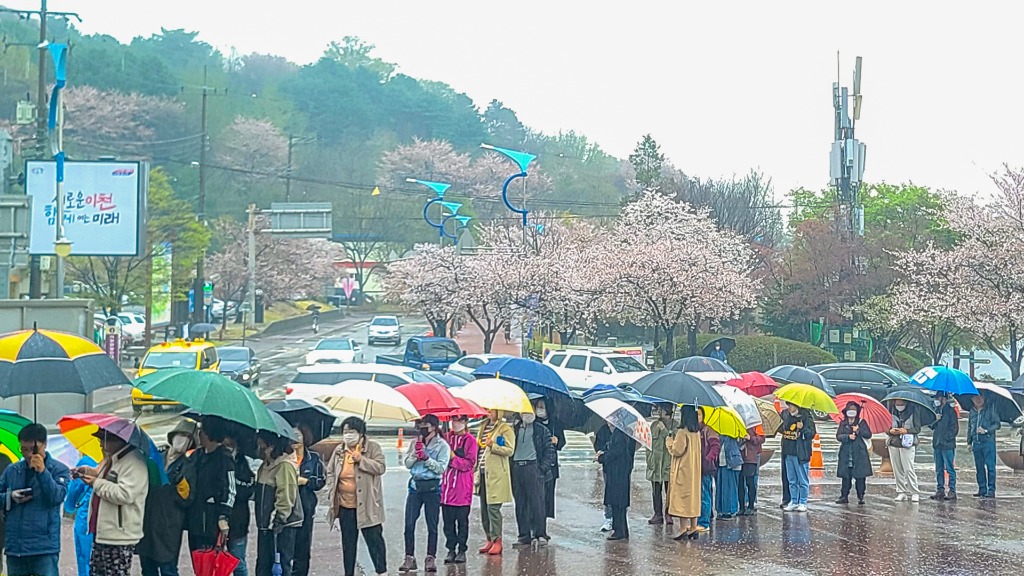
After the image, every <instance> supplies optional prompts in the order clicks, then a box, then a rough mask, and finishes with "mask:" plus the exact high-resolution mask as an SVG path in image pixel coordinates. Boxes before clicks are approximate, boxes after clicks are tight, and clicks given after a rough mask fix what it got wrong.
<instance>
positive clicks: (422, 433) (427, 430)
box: [417, 428, 430, 438]
mask: <svg viewBox="0 0 1024 576" xmlns="http://www.w3.org/2000/svg"><path fill="white" fill-rule="evenodd" d="M417 430H419V432H420V436H422V437H424V438H426V437H427V436H430V428H417Z"/></svg>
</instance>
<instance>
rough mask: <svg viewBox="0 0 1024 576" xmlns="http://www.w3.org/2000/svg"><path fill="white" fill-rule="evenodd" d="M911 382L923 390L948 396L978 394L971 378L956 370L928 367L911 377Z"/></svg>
mask: <svg viewBox="0 0 1024 576" xmlns="http://www.w3.org/2000/svg"><path fill="white" fill-rule="evenodd" d="M910 381H911V382H912V383H914V384H916V385H918V386H921V387H922V388H927V389H929V390H934V391H935V392H945V393H947V394H977V393H978V388H977V387H976V386H975V385H974V382H972V381H971V377H970V376H968V375H967V374H964V373H963V372H961V371H959V370H957V369H955V368H947V367H945V366H926V367H924V368H922V369H920V370H918V371H917V373H915V374H914V375H913V376H911V378H910Z"/></svg>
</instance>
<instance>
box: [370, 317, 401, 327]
mask: <svg viewBox="0 0 1024 576" xmlns="http://www.w3.org/2000/svg"><path fill="white" fill-rule="evenodd" d="M370 324H372V325H373V326H398V319H397V318H374V319H373V322H370Z"/></svg>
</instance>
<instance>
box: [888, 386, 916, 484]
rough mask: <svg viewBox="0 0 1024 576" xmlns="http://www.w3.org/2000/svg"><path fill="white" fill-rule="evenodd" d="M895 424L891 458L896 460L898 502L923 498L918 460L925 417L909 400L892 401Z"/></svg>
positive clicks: (895, 473) (890, 449) (894, 474)
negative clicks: (915, 464) (915, 463)
mask: <svg viewBox="0 0 1024 576" xmlns="http://www.w3.org/2000/svg"><path fill="white" fill-rule="evenodd" d="M891 410H892V428H890V429H889V432H888V434H889V440H888V441H887V444H888V447H889V460H890V461H892V474H893V476H894V477H895V478H896V498H895V500H896V501H897V502H905V501H906V500H907V499H908V498H909V499H910V501H911V502H917V501H919V500H920V496H918V488H917V470H916V469H915V468H914V460H915V458H916V457H917V443H918V435H919V434H920V433H921V419H920V418H919V417H918V416H917V408H916V407H915V406H912V405H910V404H908V403H907V401H906V400H894V401H893V402H892V408H891Z"/></svg>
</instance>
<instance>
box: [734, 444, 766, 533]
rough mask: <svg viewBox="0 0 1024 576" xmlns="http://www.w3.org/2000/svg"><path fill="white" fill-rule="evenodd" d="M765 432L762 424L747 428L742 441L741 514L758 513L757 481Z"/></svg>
mask: <svg viewBox="0 0 1024 576" xmlns="http://www.w3.org/2000/svg"><path fill="white" fill-rule="evenodd" d="M763 444H764V434H763V433H762V428H761V426H751V427H750V428H747V437H746V438H744V439H743V441H742V442H741V443H740V453H741V454H742V455H743V467H742V468H740V479H739V503H740V512H739V513H740V515H741V516H751V515H753V514H756V513H757V483H758V480H759V478H760V474H759V471H760V467H761V446H762V445H763Z"/></svg>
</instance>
